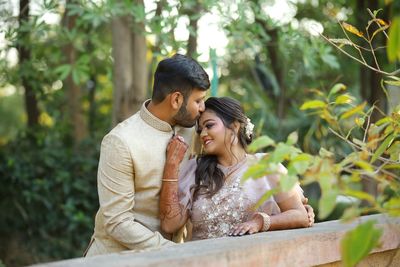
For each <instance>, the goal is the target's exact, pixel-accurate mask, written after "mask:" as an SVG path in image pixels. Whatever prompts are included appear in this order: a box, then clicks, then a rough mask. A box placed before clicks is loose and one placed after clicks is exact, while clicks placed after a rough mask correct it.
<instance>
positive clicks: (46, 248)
mask: <svg viewBox="0 0 400 267" xmlns="http://www.w3.org/2000/svg"><path fill="white" fill-rule="evenodd" d="M94 139H96V138H94ZM99 143H100V141H99V140H93V139H91V140H90V141H85V142H83V143H82V144H81V145H80V146H79V147H78V148H75V149H72V148H70V147H71V146H70V145H67V144H68V139H67V138H64V137H62V136H61V135H60V134H59V133H57V132H56V131H55V130H52V131H50V132H45V131H44V130H39V131H38V133H37V134H33V135H32V134H27V133H24V134H22V135H21V136H19V137H18V138H16V139H15V141H13V142H10V143H8V144H7V145H6V146H4V147H3V148H2V149H1V151H0V162H1V165H0V177H1V179H2V183H1V184H2V186H1V187H0V195H1V200H0V210H1V211H2V220H1V221H0V236H2V238H5V239H6V240H7V241H8V242H10V240H12V238H15V235H16V234H17V236H18V238H19V239H21V238H22V240H23V244H24V245H25V246H26V248H27V249H28V251H27V253H28V254H32V255H35V260H36V261H44V260H51V259H60V258H71V257H77V256H81V255H82V253H83V251H84V249H85V247H86V246H87V243H88V241H89V239H90V235H91V233H92V231H93V225H94V223H93V219H94V215H95V212H96V210H97V208H98V198H97V189H96V188H97V187H96V173H97V162H98V155H99ZM5 249H6V248H3V250H5ZM0 253H1V254H4V253H5V251H0ZM1 254H0V255H1ZM6 264H8V263H7V262H6ZM25 264H26V263H25Z"/></svg>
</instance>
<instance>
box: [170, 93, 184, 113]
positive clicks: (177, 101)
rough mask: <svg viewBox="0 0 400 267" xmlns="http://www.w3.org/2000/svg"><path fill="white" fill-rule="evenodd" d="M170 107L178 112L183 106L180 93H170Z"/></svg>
mask: <svg viewBox="0 0 400 267" xmlns="http://www.w3.org/2000/svg"><path fill="white" fill-rule="evenodd" d="M170 104H171V107H172V108H173V109H175V110H179V109H180V108H181V106H182V104H183V95H182V93H180V92H173V93H171V97H170Z"/></svg>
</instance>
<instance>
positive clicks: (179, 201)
mask: <svg viewBox="0 0 400 267" xmlns="http://www.w3.org/2000/svg"><path fill="white" fill-rule="evenodd" d="M252 128H253V125H252V124H251V123H250V121H249V120H248V118H247V117H246V116H245V115H244V113H243V109H242V107H241V105H240V103H239V102H238V101H236V100H234V99H231V98H227V97H222V98H215V97H211V98H209V99H208V100H207V101H206V102H205V111H204V112H203V113H202V115H201V117H200V119H199V123H198V134H199V135H200V140H201V143H202V145H203V151H204V154H203V155H202V156H200V157H199V158H198V159H197V160H194V159H193V160H191V161H190V162H189V163H188V164H187V165H186V166H185V167H184V168H183V169H182V170H180V171H179V169H178V166H179V163H180V161H181V160H182V158H183V155H184V154H185V152H186V149H187V145H186V144H185V143H184V141H183V140H182V138H180V137H175V138H173V139H172V140H171V142H170V144H169V146H168V148H167V160H166V165H165V168H164V175H163V180H162V189H161V195H160V219H161V228H162V230H163V231H165V232H167V233H174V232H176V231H177V230H178V229H179V228H181V227H182V226H183V225H184V224H185V223H186V222H187V221H188V219H190V221H191V223H192V225H193V229H192V239H193V240H197V239H206V238H214V237H222V236H227V235H233V236H236V235H243V234H246V233H247V234H253V233H257V232H260V231H268V230H277V229H290V228H299V227H308V226H311V225H312V223H313V221H314V214H313V212H312V208H311V212H310V213H309V214H311V215H309V214H308V213H307V211H306V209H305V206H304V205H303V203H302V198H304V196H303V194H302V190H301V188H300V186H299V185H296V186H295V187H294V188H293V189H291V190H290V191H289V192H281V193H278V194H276V195H275V196H274V197H273V198H272V197H271V198H269V199H268V200H267V201H265V202H264V203H263V204H262V205H261V206H260V207H259V208H258V209H257V210H256V209H255V204H256V203H257V202H258V201H259V200H260V198H261V197H262V196H263V194H264V193H265V192H266V191H268V190H271V189H273V188H276V187H277V186H278V183H279V176H280V175H281V174H283V173H284V172H286V169H285V168H284V167H283V166H282V165H281V166H280V170H279V171H278V173H277V174H275V175H268V176H265V177H262V178H259V179H255V180H253V179H249V180H247V181H246V182H245V183H243V184H242V183H241V177H242V176H243V174H244V173H245V172H246V170H247V169H248V167H249V166H250V165H251V164H252V163H253V162H255V161H257V159H258V158H260V157H262V156H264V155H265V154H256V155H250V154H247V153H246V147H247V145H248V144H249V143H250V142H251V140H252ZM179 172H180V173H179ZM178 173H179V179H178V178H177V177H178ZM178 182H179V186H178Z"/></svg>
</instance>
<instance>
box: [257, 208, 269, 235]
mask: <svg viewBox="0 0 400 267" xmlns="http://www.w3.org/2000/svg"><path fill="white" fill-rule="evenodd" d="M257 213H258V214H260V215H261V216H262V217H263V221H264V223H263V227H262V228H261V231H263V232H266V231H268V229H269V227H270V226H271V217H270V216H269V215H268V214H266V213H264V212H257Z"/></svg>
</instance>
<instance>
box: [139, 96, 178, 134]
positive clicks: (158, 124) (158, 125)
mask: <svg viewBox="0 0 400 267" xmlns="http://www.w3.org/2000/svg"><path fill="white" fill-rule="evenodd" d="M150 101H151V99H147V100H146V101H145V102H144V103H143V105H142V107H141V108H140V113H139V114H140V117H141V118H142V120H144V121H145V122H146V123H147V124H148V125H150V126H151V127H153V128H155V129H157V130H159V131H162V132H172V131H174V129H173V128H172V127H171V125H170V124H169V123H168V122H165V121H163V120H160V119H159V118H157V117H156V116H154V115H153V114H152V113H151V112H150V111H149V110H148V109H147V105H148V104H149V103H150ZM175 128H177V127H175Z"/></svg>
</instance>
